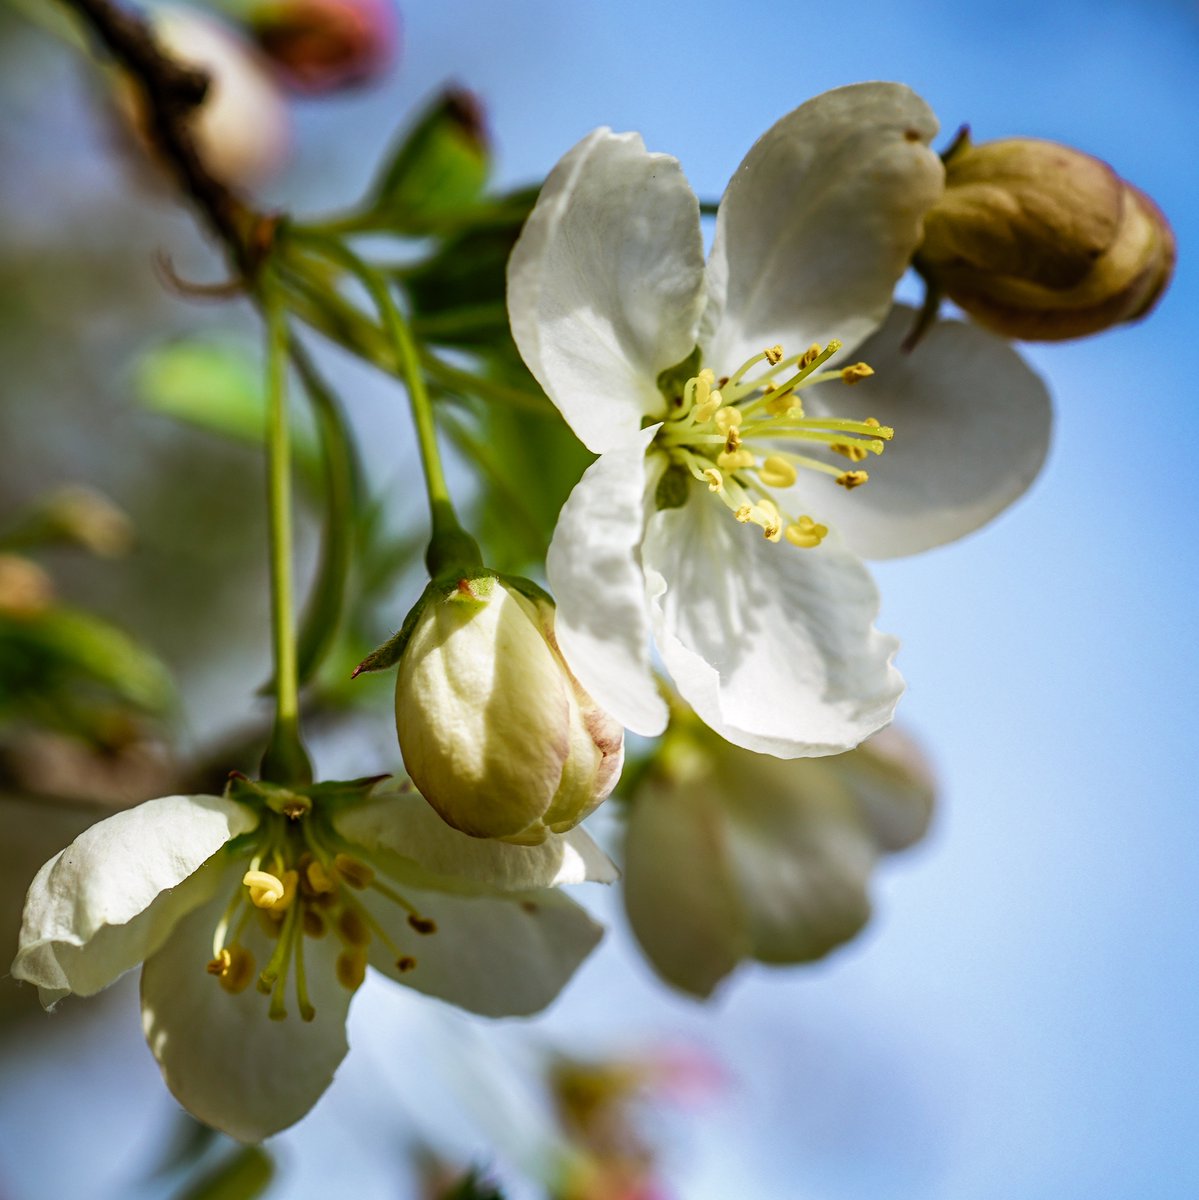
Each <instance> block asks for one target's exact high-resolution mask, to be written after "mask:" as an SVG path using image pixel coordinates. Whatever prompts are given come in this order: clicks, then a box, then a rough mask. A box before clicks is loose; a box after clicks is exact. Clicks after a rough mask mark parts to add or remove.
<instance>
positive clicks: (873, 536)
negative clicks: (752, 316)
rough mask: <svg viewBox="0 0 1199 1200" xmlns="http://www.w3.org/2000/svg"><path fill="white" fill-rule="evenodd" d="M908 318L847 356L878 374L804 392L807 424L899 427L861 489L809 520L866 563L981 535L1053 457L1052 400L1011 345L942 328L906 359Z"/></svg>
mask: <svg viewBox="0 0 1199 1200" xmlns="http://www.w3.org/2000/svg"><path fill="white" fill-rule="evenodd" d="M914 319H915V313H914V311H913V310H912V309H910V308H906V307H902V306H897V307H896V308H895V309H894V310H893V311H892V313H891V315H890V317H888V319H887V321H886V323H885V324H884V325H883V327H882V328H881V329H880V330H879V331H878V333H876V334H875V335H874V336H873V337H872V338H870V339H869V340H868V341H867V342H866V343H865V344H863V345H862V346H861V347H859V349H858V350H857V351H855V358H860V359H861V360H862V361H864V362H867V363H869V364H870V366H872V367H873V368H874V372H875V373H874V375H872V376H871V377H870V378H869V379H865V380H863V381H862V382H861V383H858V384H855V385H854V386H853V387H852V388H848V387H846V386H845V385H844V384H842V383H840V382H837V383H831V384H822V385H820V386H818V387H815V388H813V389H811V390H810V391H806V392H805V393H804V407H805V409H806V410H807V412H808V414H809V415H810V416H829V415H838V416H872V417H876V418H877V419H878V420H879V421H881V422H882V423H883V424H884V425H891V426H893V427H894V429H895V439H894V441H892V442H891V443H890V444H889V445H888V446H887V449H886V450H885V451H884V453H883V454H882V456H881V457H879V458H877V459H876V458H874V457H873V456H872V457H871V458H870V460H869V461H868V462H866V463H863V464H862V466H864V467H867V468H868V469H869V472H870V482H869V483H868V484H866V486H865V487H860V488H855V489H854V490H853V491H852V492H846V491H845V490H844V489H842V488H838V487H830V488H827V489H823V494H822V495H821V498H820V500H819V510H820V511H819V515H818V517H817V519H819V520H821V521H824V522H826V523H827V524H828V525H835V526H836V528H837V530H838V532H839V533H841V535H842V536H843V537H844V538H845V540H846V541H847V542H848V543H849V545H850V546H852V547H853V549H854V550H856V551H857V552H858V553H859V554H862V555H865V556H866V557H868V558H894V557H896V556H898V555H901V554H916V553H918V552H919V551H921V550H927V549H929V548H930V547H932V546H939V545H941V544H942V543H944V542H950V541H953V540H954V539H955V538H960V537H962V536H964V535H965V534H967V533H970V532H971V531H972V530H974V529H977V528H978V527H979V526H980V525H983V524H985V523H986V522H987V521H989V520H991V518H992V517H994V516H995V515H996V514H997V513H1000V512H1002V511H1003V510H1004V509H1005V508H1007V506H1008V505H1009V504H1011V503H1012V502H1013V501H1014V500H1016V499H1017V498H1018V497H1019V496H1021V495H1023V494H1024V492H1025V491H1026V490H1027V488H1028V486H1029V485H1030V484H1031V483H1032V481H1033V480H1034V479H1035V478H1036V477H1037V473H1038V472H1039V471H1040V469H1041V466H1042V464H1043V463H1044V462H1045V455H1046V454H1047V453H1048V450H1049V437H1050V430H1051V426H1052V422H1053V409H1052V403H1051V401H1050V398H1049V392H1048V391H1047V389H1046V387H1045V384H1044V383H1043V382H1042V381H1041V379H1040V377H1039V376H1038V375H1037V374H1036V373H1035V372H1034V371H1033V370H1032V368H1031V367H1029V366H1028V364H1027V363H1025V361H1024V360H1023V359H1022V358H1021V357H1020V355H1019V354H1017V353H1016V351H1015V350H1014V349H1012V347H1011V346H1010V345H1009V344H1008V343H1007V342H1005V341H1003V340H1002V339H1000V338H997V337H995V336H994V335H993V334H990V333H987V332H986V331H985V330H983V329H980V328H979V327H978V326H977V325H971V324H967V323H965V322H962V321H938V322H937V323H936V324H935V325H934V326H933V327H932V329H931V330H930V331H929V332H928V334H927V335H926V336H925V338H924V340H923V341H922V342H921V343H920V344H919V345H918V346H917V347H916V349H915V350H914V351H913V352H912V353H911V354H905V353H903V352H902V350H901V349H900V343H901V342H902V341H903V339H904V337H905V336H906V335H907V334H908V332H909V331H910V330H911V328H912V323H913V321H914ZM809 495H811V491H810V489H809ZM813 503H816V501H815V500H813ZM813 516H817V514H816V513H813Z"/></svg>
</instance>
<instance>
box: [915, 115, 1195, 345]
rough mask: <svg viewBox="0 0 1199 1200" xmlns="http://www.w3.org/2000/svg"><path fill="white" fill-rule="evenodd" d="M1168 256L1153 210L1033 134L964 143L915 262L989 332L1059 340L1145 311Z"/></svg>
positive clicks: (1087, 160) (1111, 178)
mask: <svg viewBox="0 0 1199 1200" xmlns="http://www.w3.org/2000/svg"><path fill="white" fill-rule="evenodd" d="M1174 258H1175V246H1174V234H1173V232H1172V231H1171V229H1170V225H1169V223H1168V222H1167V221H1166V218H1165V217H1164V216H1163V215H1162V213H1161V210H1160V209H1158V207H1157V205H1155V204H1154V203H1153V201H1152V200H1150V199H1149V197H1148V196H1146V195H1145V194H1144V193H1143V192H1141V191H1139V190H1138V189H1137V188H1135V187H1133V186H1132V184H1130V183H1128V182H1126V181H1125V180H1123V179H1121V178H1120V177H1119V176H1118V175H1117V174H1116V173H1115V172H1114V171H1113V170H1112V169H1111V167H1109V166H1108V165H1107V164H1106V163H1104V162H1100V160H1099V159H1097V158H1092V157H1091V156H1090V155H1089V154H1083V153H1082V152H1081V151H1080V150H1074V149H1071V148H1070V147H1069V146H1061V145H1058V144H1057V143H1056V142H1046V141H1039V140H1037V139H1035V138H1008V139H1005V140H1002V141H996V142H984V143H983V144H981V145H978V146H975V145H971V144H970V142H969V140H968V139H963V141H962V142H961V144H960V145H959V146H958V147H956V148H954V149H953V150H952V151H951V152H950V153H949V155H948V157H947V159H946V163H945V193H944V195H943V197H942V198H941V200H940V201H939V202H938V203H937V204H936V205H935V206H934V207H933V209H932V210H931V211H930V212H929V213H928V214H927V215H926V217H925V220H924V242H923V244H922V245H921V247H920V250H919V253H918V254H917V257H916V265H917V267H918V268H919V269H920V271H921V272H922V273H923V274H924V276H925V277H926V278H927V279H928V280H929V282H930V283H931V284H932V285H933V286H934V287H936V288H938V289H939V290H940V291H941V292H943V293H944V294H945V295H946V296H948V297H949V298H950V299H951V300H953V301H954V303H956V304H957V305H959V306H960V307H961V308H963V309H964V310H965V311H966V312H968V313H969V314H970V315H971V316H972V317H974V318H975V320H977V321H978V323H979V324H981V325H984V326H986V327H987V328H988V329H992V330H994V331H995V332H996V333H999V334H1002V335H1004V336H1005V337H1014V338H1025V339H1028V340H1033V341H1058V340H1062V339H1065V338H1075V337H1085V336H1086V335H1087V334H1091V333H1098V332H1099V331H1100V330H1103V329H1107V328H1109V327H1110V326H1112V325H1117V324H1119V323H1120V322H1123V321H1131V320H1133V319H1135V318H1137V317H1140V316H1143V315H1144V314H1145V313H1147V312H1148V311H1149V310H1150V309H1151V308H1152V307H1153V305H1154V304H1155V303H1156V302H1157V300H1158V299H1159V298H1160V296H1161V295H1162V293H1163V292H1164V291H1165V289H1166V285H1167V284H1168V283H1169V282H1170V277H1171V275H1172V274H1173V271H1174Z"/></svg>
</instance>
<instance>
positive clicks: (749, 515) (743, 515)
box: [733, 504, 754, 525]
mask: <svg viewBox="0 0 1199 1200" xmlns="http://www.w3.org/2000/svg"><path fill="white" fill-rule="evenodd" d="M753 515H754V510H753V506H752V505H750V504H743V505H741V507H740V508H738V509H737V511H736V512H734V513H733V516H734V517H736V518H737V520H738V521H740V522H741V524H742V525H744V524H745V523H746V522H747V521H750V520H752V519H753Z"/></svg>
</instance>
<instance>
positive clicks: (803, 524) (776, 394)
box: [655, 340, 895, 549]
mask: <svg viewBox="0 0 1199 1200" xmlns="http://www.w3.org/2000/svg"><path fill="white" fill-rule="evenodd" d="M840 349H841V343H840V342H838V341H835V340H834V341H831V342H829V344H828V345H827V346H825V347H824V349H823V350H822V349H821V348H820V346H819V345H813V346H810V347H809V348H808V349H807V350H805V351H804V352H803V353H802V354H796V355H793V356H792V357H790V358H785V357H784V356H783V348H782V346H771V347H770V348H769V349H766V350H763V351H762V353H761V354H756V355H754V357H753V358H751V359H749V360H748V361H747V362H745V363H743V364H742V365H741V366H740V367H739V368H738V369H737V371H736V372H735V373H734V374H733V375H731V376H724V377H722V378H720V379H717V377H716V374H715V372H713V371H712V370H711V369H710V368H704V369H703V370H702V371H700V372H699V374H697V375H695V376H693V377H692V378H690V379H688V380H687V383H686V386H685V387H684V389H683V392H682V394H681V395H676V396H671V397H670V398H669V400H670V404H671V408H672V412H671V414H670V416H669V417H668V418H667V420H666V422H665V424H664V425H663V426H662V429H661V430H660V431H659V433H658V436H657V438H656V440H655V445H656V446H657V447H658V449H660V450H662V451H665V453H666V454H667V455H668V456H669V457H670V460H671V461H672V462H673V463H675V464H678V465H680V466H682V467H684V468H686V470H687V471H688V472H689V473H690V474H691V475H692V476H694V477H695V478H696V479H698V480H700V481H701V482H702V483H704V484H706V485H707V487H708V490H709V491H711V492H713V493H715V494H716V495H717V496H718V497H719V498H720V500H721V501H722V503H723V504H724V505H725V506H726V507H727V508H728V509H729V510H730V511H731V512H732V514H733V516H734V517H735V518H736V519H737V520H738V521H741V522H743V523H748V522H752V523H753V524H755V525H759V526H760V527H761V529H762V532H763V535H764V536H765V537H766V538H767V540H768V541H772V542H777V541H780V540H781V539H782V538H784V537H785V538H786V539H787V541H788V542H790V543H791V545H793V546H797V547H799V548H801V549H811V548H813V547H815V546H818V545H820V543H821V541H822V540H823V539H824V537H825V536H826V535H827V534H828V528H827V526H825V525H821V524H818V523H817V522H816V521H815V520H814V519H813V518H812V517H810V516H807V515H800V516H798V517H795V516H791V515H790V514H789V513H787V512H786V511H785V510H784V508H783V506H782V505H780V504H779V502H778V499H777V497H776V496H775V494H774V493H775V491H776V489H784V490H785V489H787V488H790V487H791V486H792V485H793V484H794V483H795V481H796V479H797V478H798V474H799V471H800V470H801V469H806V470H810V471H817V472H820V473H822V474H826V475H831V476H833V478H834V480H835V481H836V482H837V483H838V484H839V485H840V486H841V487H844V488H846V489H850V490H852V489H853V488H856V487H860V486H861V485H862V484H864V483H866V482H867V480H868V479H869V475H868V474H867V473H866V472H865V471H864V470H860V469H851V470H845V469H843V468H841V467H839V466H836V465H835V464H833V463H830V462H825V461H824V460H822V459H818V458H813V457H811V455H810V454H803V453H796V452H795V451H794V450H791V449H788V448H787V445H788V443H790V444H796V443H798V444H800V445H801V446H802V447H803V448H804V449H809V448H810V449H814V450H820V451H831V452H832V453H834V454H839V455H841V456H842V457H844V458H847V459H848V460H849V461H850V462H851V463H859V462H862V461H863V460H864V459H865V458H866V456H867V455H868V454H881V453H882V452H883V450H884V448H885V446H886V443H887V442H888V441H890V440H891V438H892V437H893V436H894V432H895V431H894V430H893V429H891V428H890V427H889V426H886V425H880V424H879V422H878V421H876V420H875V419H874V418H873V417H867V418H865V419H864V420H861V421H857V420H842V419H839V418H834V417H808V416H806V415H805V414H804V409H803V403H802V401H801V400H800V392H801V391H802V390H803V389H804V388H806V387H810V386H811V385H812V384H816V383H826V382H829V381H830V380H836V379H839V380H841V381H842V382H843V383H846V384H855V383H859V382H860V381H861V380H863V379H866V378H867V377H868V376H870V375H873V374H874V372H873V371H872V370H871V368H870V367H869V366H867V364H866V363H864V362H859V363H854V364H853V365H851V366H848V367H842V368H840V369H832V370H827V371H822V370H820V368H821V367H823V366H824V365H825V363H827V362H828V360H829V359H830V358H832V356H833V355H834V354H836V353H837V351H838V350H840ZM762 362H764V363H766V364H767V365H766V369H765V370H764V371H760V372H758V373H757V374H756V375H755V376H754V377H753V378H752V379H750V378H747V376H748V375H749V372H750V371H751V370H752V369H753V368H754V367H756V366H757V364H758V363H762ZM780 380H781V381H780Z"/></svg>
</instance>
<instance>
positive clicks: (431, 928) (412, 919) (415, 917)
mask: <svg viewBox="0 0 1199 1200" xmlns="http://www.w3.org/2000/svg"><path fill="white" fill-rule="evenodd" d="M408 924H409V925H411V926H412V928H413V929H415V930H416V932H417V933H419V934H421V935H422V936H428V935H429V934H431V933H436V932H437V922H436V921H434V920H433V918H432V917H422V916H421V915H420V913H410V914H409V916H408Z"/></svg>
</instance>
